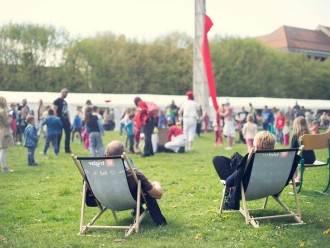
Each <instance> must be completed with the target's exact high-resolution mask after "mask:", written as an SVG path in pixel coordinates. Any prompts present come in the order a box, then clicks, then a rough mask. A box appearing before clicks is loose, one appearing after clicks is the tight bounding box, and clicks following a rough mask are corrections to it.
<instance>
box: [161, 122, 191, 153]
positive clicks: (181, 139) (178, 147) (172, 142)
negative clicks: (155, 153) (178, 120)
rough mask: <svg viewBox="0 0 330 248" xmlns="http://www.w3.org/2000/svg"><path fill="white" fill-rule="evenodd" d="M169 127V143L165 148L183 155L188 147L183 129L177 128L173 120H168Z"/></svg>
mask: <svg viewBox="0 0 330 248" xmlns="http://www.w3.org/2000/svg"><path fill="white" fill-rule="evenodd" d="M167 125H168V126H169V129H168V134H167V142H166V143H165V148H166V149H168V150H171V151H173V152H176V153H183V152H184V151H185V149H184V147H185V146H186V145H187V140H186V136H185V135H184V134H183V132H182V129H181V128H180V127H178V126H176V125H175V124H174V123H173V122H172V120H168V122H167Z"/></svg>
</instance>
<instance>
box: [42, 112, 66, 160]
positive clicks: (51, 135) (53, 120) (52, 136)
mask: <svg viewBox="0 0 330 248" xmlns="http://www.w3.org/2000/svg"><path fill="white" fill-rule="evenodd" d="M42 125H43V126H44V125H46V126H47V136H46V143H45V147H44V150H43V152H42V155H46V153H47V150H48V147H49V143H50V142H52V146H53V148H54V152H55V155H56V156H57V155H58V145H59V144H58V136H59V135H61V133H62V122H61V120H60V118H58V117H55V116H54V110H52V109H49V110H48V117H47V118H46V119H45V120H44V121H43V123H42Z"/></svg>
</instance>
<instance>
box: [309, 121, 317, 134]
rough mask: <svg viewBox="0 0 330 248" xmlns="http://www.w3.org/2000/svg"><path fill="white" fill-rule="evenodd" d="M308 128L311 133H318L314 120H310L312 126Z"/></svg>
mask: <svg viewBox="0 0 330 248" xmlns="http://www.w3.org/2000/svg"><path fill="white" fill-rule="evenodd" d="M309 130H310V131H311V134H318V133H319V128H318V126H317V122H316V121H312V126H311V128H310V129H309Z"/></svg>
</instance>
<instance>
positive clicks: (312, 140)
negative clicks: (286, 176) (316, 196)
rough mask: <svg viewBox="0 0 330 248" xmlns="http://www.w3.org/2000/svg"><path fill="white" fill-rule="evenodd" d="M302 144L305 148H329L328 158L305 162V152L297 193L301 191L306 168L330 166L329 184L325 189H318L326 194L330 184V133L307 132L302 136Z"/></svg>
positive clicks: (329, 172)
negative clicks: (311, 162) (310, 162)
mask: <svg viewBox="0 0 330 248" xmlns="http://www.w3.org/2000/svg"><path fill="white" fill-rule="evenodd" d="M301 146H302V147H303V149H304V150H320V149H326V148H328V158H327V161H326V162H322V161H318V160H316V161H315V162H314V163H313V164H305V160H304V157H303V153H302V154H301V160H300V185H299V188H298V191H297V193H299V192H300V191H301V188H302V185H303V178H304V170H305V168H315V167H320V166H328V184H327V185H326V187H325V188H324V189H323V190H316V192H319V193H322V194H326V192H327V191H328V189H329V185H330V134H326V133H324V134H305V135H303V136H302V138H301Z"/></svg>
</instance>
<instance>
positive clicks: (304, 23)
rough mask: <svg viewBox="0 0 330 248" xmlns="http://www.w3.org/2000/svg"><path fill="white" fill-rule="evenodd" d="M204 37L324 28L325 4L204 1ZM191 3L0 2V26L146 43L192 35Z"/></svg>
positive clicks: (329, 4)
mask: <svg viewBox="0 0 330 248" xmlns="http://www.w3.org/2000/svg"><path fill="white" fill-rule="evenodd" d="M205 2H206V13H207V15H208V16H210V18H211V19H212V21H213V24H214V25H213V27H212V29H211V31H210V32H209V36H215V35H221V36H235V37H241V38H245V37H256V36H260V35H265V34H269V33H271V32H273V31H275V30H276V29H278V28H279V27H281V26H283V25H286V26H293V27H298V28H306V29H312V30H313V29H316V27H317V26H318V25H324V26H328V27H329V26H330V0H205ZM194 18H195V0H92V1H90V0H0V26H2V25H5V24H8V23H9V22H12V23H34V24H42V25H52V26H56V27H59V28H64V29H65V30H67V31H68V32H69V33H70V34H72V35H73V36H77V37H86V36H92V35H95V34H97V33H100V32H101V33H102V32H108V31H110V32H112V33H114V34H116V35H120V34H124V35H125V36H126V37H127V38H132V39H138V40H146V41H150V40H153V39H155V38H157V37H160V36H164V35H167V34H169V33H171V32H176V31H178V32H184V33H186V34H188V35H190V36H191V37H193V36H194V27H195V26H194Z"/></svg>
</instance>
